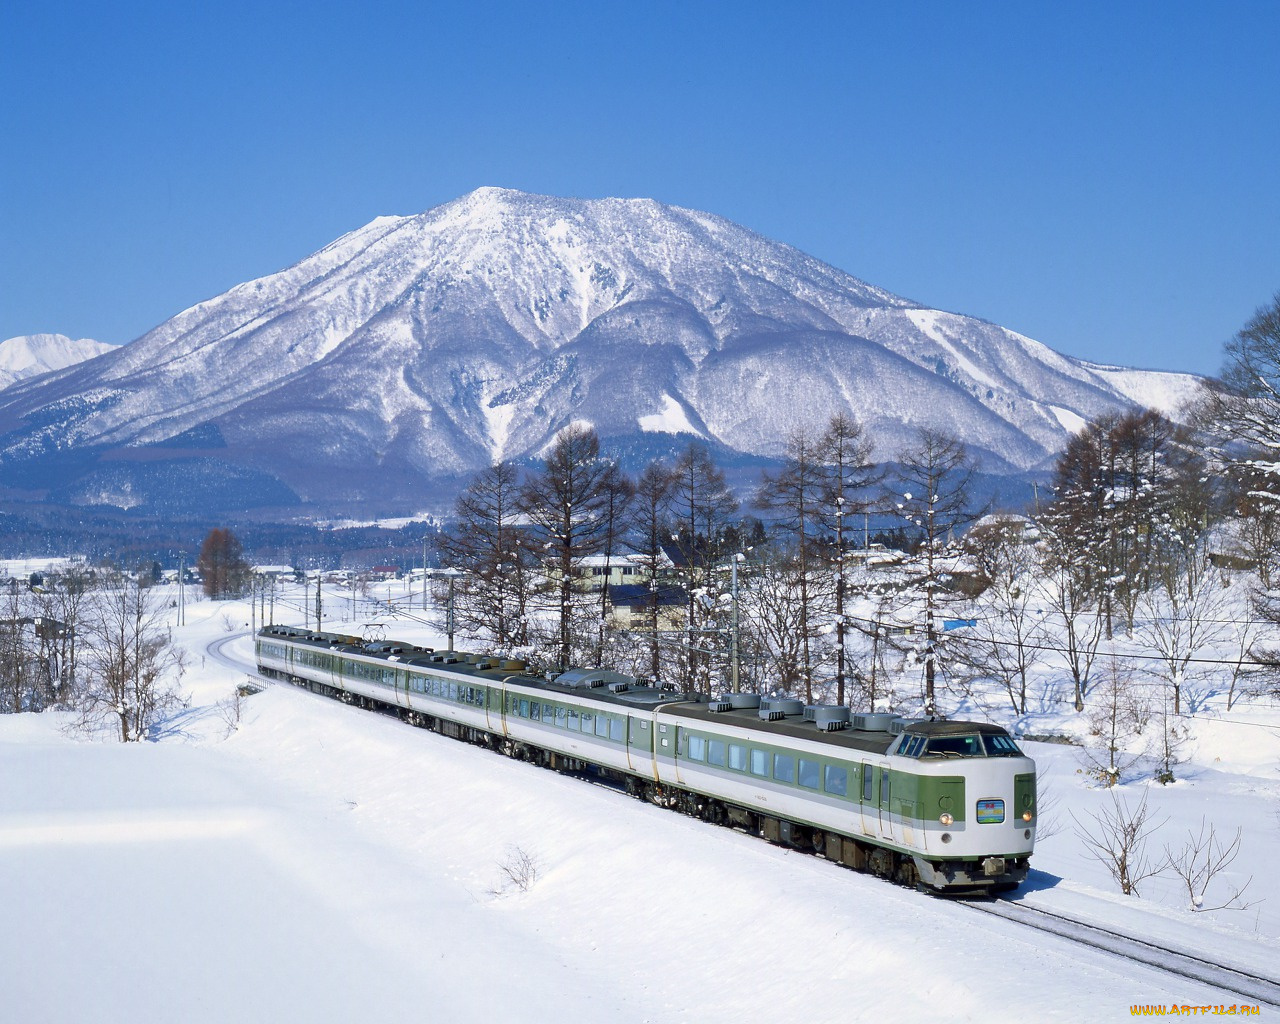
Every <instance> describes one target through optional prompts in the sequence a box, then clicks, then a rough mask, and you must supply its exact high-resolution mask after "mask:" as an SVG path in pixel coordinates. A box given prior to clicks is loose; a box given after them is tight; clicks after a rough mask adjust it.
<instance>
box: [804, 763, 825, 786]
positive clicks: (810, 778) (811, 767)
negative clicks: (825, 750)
mask: <svg viewBox="0 0 1280 1024" xmlns="http://www.w3.org/2000/svg"><path fill="white" fill-rule="evenodd" d="M821 767H822V766H821V765H820V764H818V762H817V761H810V760H808V759H807V758H803V757H802V758H800V785H802V786H804V788H805V789H817V788H818V777H819V770H820V769H821Z"/></svg>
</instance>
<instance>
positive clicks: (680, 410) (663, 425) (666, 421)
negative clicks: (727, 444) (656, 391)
mask: <svg viewBox="0 0 1280 1024" xmlns="http://www.w3.org/2000/svg"><path fill="white" fill-rule="evenodd" d="M636 422H637V423H638V424H639V425H640V429H641V430H643V431H644V432H645V433H648V434H655V433H657V434H693V435H695V436H697V437H701V436H702V432H701V431H700V430H698V429H697V428H696V427H694V425H693V424H692V423H690V422H689V417H688V415H687V414H686V413H685V410H684V406H683V405H681V404H680V403H679V402H678V401H676V400H675V399H674V398H672V397H671V396H670V395H667V394H664V395H663V396H662V409H661V411H660V412H656V413H652V414H651V415H649V416H640V417H638V418H637V420H636Z"/></svg>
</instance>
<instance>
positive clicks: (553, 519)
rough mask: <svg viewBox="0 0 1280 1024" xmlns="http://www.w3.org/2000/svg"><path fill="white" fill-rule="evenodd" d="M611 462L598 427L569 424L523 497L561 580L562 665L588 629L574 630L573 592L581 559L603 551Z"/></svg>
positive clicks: (558, 654) (559, 643)
mask: <svg viewBox="0 0 1280 1024" xmlns="http://www.w3.org/2000/svg"><path fill="white" fill-rule="evenodd" d="M609 465H610V464H609V463H608V462H607V461H606V460H603V459H601V458H600V439H599V437H597V436H596V432H595V431H594V430H591V429H590V428H588V427H582V426H579V425H577V424H574V425H571V426H568V427H566V428H565V429H564V430H562V431H561V432H560V433H559V434H558V435H556V439H555V441H554V442H552V445H551V449H550V451H549V452H548V454H547V456H546V458H545V459H544V460H543V468H542V471H541V472H540V473H535V474H533V475H532V476H530V478H529V479H528V481H526V483H525V486H524V489H523V492H522V495H521V505H522V507H523V509H524V512H525V514H526V515H527V516H528V517H529V520H530V522H531V523H532V524H533V525H534V528H535V530H536V531H537V533H538V535H539V536H540V537H541V539H542V542H543V544H544V547H545V550H546V551H547V554H548V556H549V559H548V561H549V566H548V568H549V569H551V570H552V573H553V575H554V577H555V581H556V583H555V586H556V591H557V593H558V595H559V605H558V620H559V636H558V639H557V642H556V659H557V662H558V664H559V665H560V667H561V668H567V667H568V666H569V665H571V664H573V663H574V660H575V658H574V655H575V649H576V645H575V643H574V640H575V636H577V637H578V639H582V636H583V632H584V631H583V630H581V629H576V628H575V621H574V609H575V601H574V591H575V587H576V585H577V583H578V581H579V577H580V571H579V570H580V566H581V563H582V559H583V558H584V557H586V556H587V555H592V554H595V553H596V552H598V551H599V550H600V549H601V547H602V546H603V544H604V541H605V537H606V534H607V531H608V529H609V521H608V516H607V509H608V506H609V502H610V496H609V493H608V479H609V476H608V474H609ZM582 604H583V602H581V601H578V602H576V605H577V606H581V605H582Z"/></svg>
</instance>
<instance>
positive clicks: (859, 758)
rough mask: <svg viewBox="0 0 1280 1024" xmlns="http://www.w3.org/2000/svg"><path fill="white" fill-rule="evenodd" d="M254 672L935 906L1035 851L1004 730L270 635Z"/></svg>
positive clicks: (1027, 793)
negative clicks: (753, 839) (859, 873)
mask: <svg viewBox="0 0 1280 1024" xmlns="http://www.w3.org/2000/svg"><path fill="white" fill-rule="evenodd" d="M257 661H258V668H259V670H260V671H261V672H262V673H263V674H265V675H267V676H271V677H274V678H278V679H285V680H288V681H290V682H293V683H297V684H299V685H302V686H306V687H308V688H309V689H311V690H314V691H316V692H319V693H324V694H327V695H329V696H334V697H338V698H339V699H341V700H344V701H346V702H348V703H355V704H359V705H361V706H363V707H367V708H371V709H376V710H382V711H392V712H394V713H396V714H398V715H399V716H400V717H401V718H403V719H404V720H405V721H407V722H410V723H412V724H414V725H420V726H425V727H429V728H433V729H435V730H436V731H438V732H441V733H443V734H445V735H449V736H452V737H454V738H457V739H463V740H468V741H470V742H473V743H478V744H481V745H483V746H486V747H490V748H492V749H494V750H498V751H500V752H502V753H505V754H508V755H510V756H513V757H518V758H522V759H524V760H527V761H531V762H534V763H537V764H541V765H544V766H546V767H549V768H553V769H556V770H559V771H566V772H586V773H591V774H594V775H597V776H601V777H604V778H607V779H610V780H613V781H615V782H617V783H620V784H621V785H623V786H625V787H626V789H627V791H628V792H630V793H632V794H633V795H635V796H637V797H640V798H642V799H645V800H649V801H652V802H653V803H656V804H659V805H661V806H664V807H672V808H676V809H678V810H681V811H684V812H686V813H689V814H693V815H696V816H698V817H701V818H703V819H705V820H707V821H712V822H717V823H720V824H725V825H731V826H735V827H738V828H742V829H746V830H747V831H750V832H753V833H756V834H759V835H762V836H764V837H765V838H767V839H769V840H771V841H773V842H776V843H781V844H785V845H789V846H794V847H797V848H800V849H807V850H813V851H816V852H818V853H820V854H822V855H823V856H825V857H827V858H829V859H831V860H836V861H840V862H842V863H844V864H847V865H848V866H850V867H853V868H857V869H860V870H867V871H871V872H874V873H875V874H878V875H881V876H884V877H887V878H895V879H897V880H899V881H902V882H905V883H908V884H916V885H919V886H920V887H921V888H924V889H927V890H930V891H936V892H967V893H972V892H980V891H999V890H1006V889H1012V888H1014V887H1016V886H1017V885H1018V883H1019V882H1021V881H1022V880H1023V879H1024V878H1026V875H1027V870H1028V860H1029V858H1030V856H1031V852H1032V849H1033V847H1034V844H1035V829H1036V779H1035V762H1034V761H1032V760H1031V759H1030V758H1029V757H1026V756H1025V755H1024V754H1023V753H1022V751H1021V750H1019V749H1018V746H1017V744H1016V743H1015V742H1014V740H1013V739H1012V738H1011V737H1010V736H1009V734H1008V733H1007V732H1006V731H1005V730H1004V729H1002V728H1000V727H999V726H995V725H989V724H984V723H977V722H940V721H906V720H903V719H899V718H895V717H894V716H891V715H878V714H877V715H850V713H849V711H848V709H847V708H839V707H827V706H809V707H806V706H805V705H803V704H802V703H801V702H800V701H796V700H786V699H777V698H764V699H762V698H760V697H757V696H755V695H753V694H731V695H729V696H727V697H725V698H723V699H720V700H710V701H708V700H707V699H706V698H704V697H699V696H695V695H691V694H686V693H680V692H678V691H676V690H673V689H671V688H668V687H653V686H647V685H641V684H639V683H637V681H636V680H634V679H631V678H629V677H627V676H622V675H619V674H617V673H614V672H609V671H605V670H582V669H574V670H571V671H568V672H563V673H560V674H559V675H556V676H553V677H550V678H543V677H541V676H537V675H535V674H533V673H530V672H528V671H527V670H526V667H525V665H524V664H523V663H522V662H518V661H508V660H503V659H499V658H492V657H482V656H477V655H471V654H462V653H460V652H457V651H436V650H432V649H430V648H424V647H416V646H413V645H411V644H406V643H400V642H397V641H388V640H381V641H374V642H367V641H365V640H363V639H360V638H357V637H351V636H343V635H339V634H335V633H320V632H310V631H307V630H304V629H298V628H295V627H290V626H266V627H264V628H263V629H262V630H261V631H260V632H259V634H258V637H257Z"/></svg>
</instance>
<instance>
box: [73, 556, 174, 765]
mask: <svg viewBox="0 0 1280 1024" xmlns="http://www.w3.org/2000/svg"><path fill="white" fill-rule="evenodd" d="M153 594H154V592H153V591H151V590H148V589H145V588H143V587H139V586H138V585H137V584H136V583H134V582H132V581H128V580H121V581H119V582H118V583H117V584H116V585H113V586H108V587H104V588H103V589H101V590H99V591H97V592H96V593H95V595H94V600H93V608H92V611H91V614H90V616H89V617H88V632H89V636H90V643H89V646H88V649H87V651H86V652H85V656H84V658H85V663H86V667H87V668H88V674H89V679H88V685H87V686H86V687H85V691H84V693H83V695H82V697H81V704H80V707H81V724H82V725H83V726H84V727H86V728H96V727H97V726H99V725H104V724H108V723H112V724H114V727H115V729H116V730H117V731H118V733H119V736H120V740H121V741H122V742H125V743H129V742H137V741H138V740H142V739H145V738H146V737H147V736H148V735H149V734H150V732H151V730H152V729H153V728H154V727H155V726H156V725H157V724H158V723H159V722H160V720H161V719H162V718H163V717H164V716H165V715H166V714H169V713H170V712H172V711H175V710H176V709H178V708H179V707H182V706H184V704H185V702H184V700H183V698H182V697H181V695H180V694H179V693H178V690H177V684H178V680H179V679H180V678H181V676H182V670H183V664H182V658H181V652H180V651H179V649H178V648H176V647H174V646H173V644H172V642H171V637H170V634H169V630H168V628H167V627H166V626H165V624H164V617H163V610H162V607H161V604H160V601H159V599H157V598H156V597H154V596H153Z"/></svg>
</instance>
